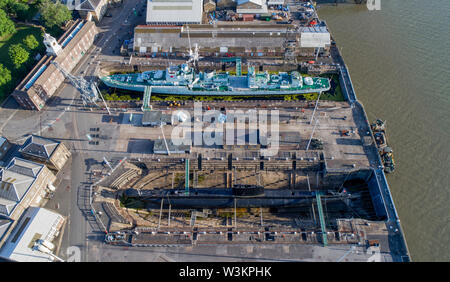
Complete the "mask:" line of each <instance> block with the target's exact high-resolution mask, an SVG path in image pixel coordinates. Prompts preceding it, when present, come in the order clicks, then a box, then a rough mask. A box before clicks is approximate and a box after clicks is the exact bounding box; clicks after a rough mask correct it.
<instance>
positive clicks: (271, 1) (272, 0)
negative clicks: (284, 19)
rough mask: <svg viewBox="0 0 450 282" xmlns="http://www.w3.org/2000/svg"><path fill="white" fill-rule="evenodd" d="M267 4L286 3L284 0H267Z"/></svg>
mask: <svg viewBox="0 0 450 282" xmlns="http://www.w3.org/2000/svg"><path fill="white" fill-rule="evenodd" d="M267 5H269V6H272V5H277V6H278V5H284V0H267Z"/></svg>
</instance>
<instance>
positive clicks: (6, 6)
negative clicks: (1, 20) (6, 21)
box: [0, 0, 16, 14]
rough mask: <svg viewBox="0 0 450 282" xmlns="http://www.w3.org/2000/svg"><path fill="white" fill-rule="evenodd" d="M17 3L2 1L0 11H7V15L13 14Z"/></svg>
mask: <svg viewBox="0 0 450 282" xmlns="http://www.w3.org/2000/svg"><path fill="white" fill-rule="evenodd" d="M15 3H16V1H15V0H0V9H2V10H3V11H5V12H6V13H7V14H9V13H12V12H13V7H14V4H15Z"/></svg>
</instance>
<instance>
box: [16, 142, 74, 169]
mask: <svg viewBox="0 0 450 282" xmlns="http://www.w3.org/2000/svg"><path fill="white" fill-rule="evenodd" d="M19 152H20V153H21V154H22V156H23V157H24V158H26V159H30V160H32V161H36V162H39V163H42V164H45V165H47V166H48V167H49V168H51V169H54V170H57V171H58V170H60V169H62V167H63V166H64V165H65V163H66V162H67V160H68V159H69V158H70V156H71V153H70V151H69V150H68V149H67V147H66V146H65V145H64V144H63V143H62V142H60V141H58V140H55V139H50V138H45V137H41V136H37V135H29V136H28V138H27V140H26V141H25V143H24V144H23V145H22V146H21V148H20V149H19Z"/></svg>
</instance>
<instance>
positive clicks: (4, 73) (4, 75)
mask: <svg viewBox="0 0 450 282" xmlns="http://www.w3.org/2000/svg"><path fill="white" fill-rule="evenodd" d="M10 81H11V72H10V71H9V69H7V68H6V67H4V66H3V65H2V64H0V86H3V85H5V84H7V83H8V82H10Z"/></svg>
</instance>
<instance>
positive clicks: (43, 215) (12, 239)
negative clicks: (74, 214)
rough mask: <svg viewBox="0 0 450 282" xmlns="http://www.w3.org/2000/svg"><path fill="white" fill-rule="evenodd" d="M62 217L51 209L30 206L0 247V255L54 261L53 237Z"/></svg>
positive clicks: (31, 260)
mask: <svg viewBox="0 0 450 282" xmlns="http://www.w3.org/2000/svg"><path fill="white" fill-rule="evenodd" d="M64 221H65V219H64V217H63V216H61V215H60V214H58V213H55V212H53V211H50V210H47V209H43V208H38V207H30V208H28V209H27V211H26V212H25V213H24V215H23V216H22V218H21V219H20V221H19V222H18V224H17V225H16V226H15V228H14V229H13V231H12V232H11V233H10V235H9V236H8V239H7V240H6V241H5V243H4V244H3V247H2V248H1V249H0V257H3V258H6V259H9V260H12V261H18V262H52V261H55V258H56V256H55V255H54V254H53V252H54V251H55V242H54V241H55V238H57V237H58V236H59V234H60V231H61V229H62V227H63V225H64Z"/></svg>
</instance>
